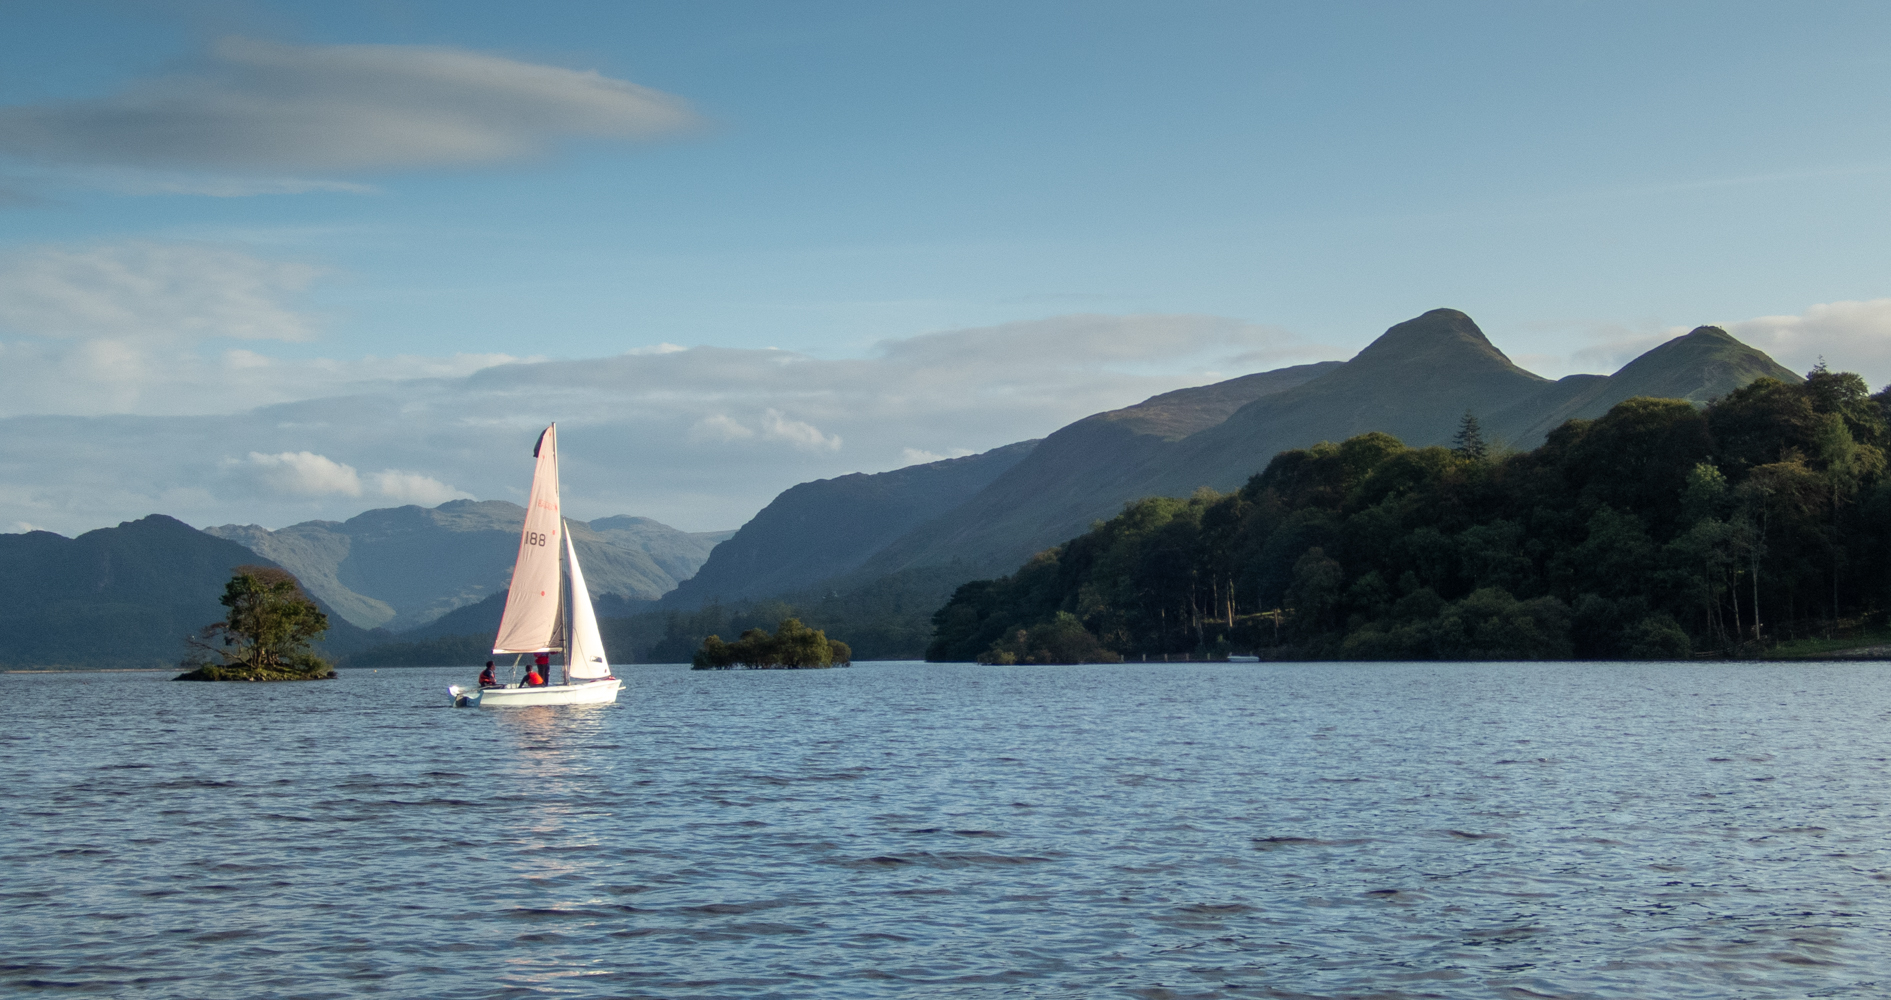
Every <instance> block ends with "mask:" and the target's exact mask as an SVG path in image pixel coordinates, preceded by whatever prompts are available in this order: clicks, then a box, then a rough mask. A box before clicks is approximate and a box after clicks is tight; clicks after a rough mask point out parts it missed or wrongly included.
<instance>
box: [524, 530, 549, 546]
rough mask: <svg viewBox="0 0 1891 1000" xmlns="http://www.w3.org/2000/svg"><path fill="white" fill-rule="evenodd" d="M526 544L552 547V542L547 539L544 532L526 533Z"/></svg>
mask: <svg viewBox="0 0 1891 1000" xmlns="http://www.w3.org/2000/svg"><path fill="white" fill-rule="evenodd" d="M525 544H527V545H550V544H551V541H550V540H549V539H547V538H546V537H545V533H544V532H542V531H528V532H526V533H525Z"/></svg>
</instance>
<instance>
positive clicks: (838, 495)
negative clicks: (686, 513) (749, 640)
mask: <svg viewBox="0 0 1891 1000" xmlns="http://www.w3.org/2000/svg"><path fill="white" fill-rule="evenodd" d="M1037 445H1038V442H1036V441H1021V442H1019V443H1017V444H1009V445H1005V446H1004V447H1002V448H994V449H992V450H991V451H988V452H984V453H983V454H979V455H969V456H966V457H965V458H949V459H946V460H944V461H941V462H928V463H927V464H925V465H912V466H908V467H906V468H904V469H896V470H894V471H892V472H878V473H873V474H871V475H868V474H865V473H854V474H853V475H849V476H839V477H836V478H834V479H817V480H815V481H814V482H811V483H802V484H800V485H799V486H794V487H791V488H789V489H787V490H785V491H783V492H782V493H781V495H780V496H777V497H776V498H775V499H774V501H773V502H771V503H770V504H769V505H768V506H766V507H764V508H762V510H761V512H760V513H758V514H756V515H755V517H754V518H752V519H751V520H750V521H749V523H747V524H745V525H743V526H742V527H741V529H740V530H738V531H737V532H736V533H735V535H734V537H732V538H730V539H729V540H728V541H726V542H723V543H722V544H721V545H718V546H716V549H715V551H714V552H711V553H710V555H709V561H708V562H705V563H704V564H703V567H702V569H701V570H700V571H698V572H697V574H696V576H695V577H693V578H692V579H689V580H686V581H684V582H683V583H682V584H680V585H679V586H678V587H677V588H676V590H675V591H674V592H673V593H671V594H669V595H667V596H665V597H664V599H663V604H664V606H665V607H679V608H691V607H696V606H699V605H701V604H703V603H705V602H708V601H711V600H723V601H734V600H740V599H742V598H747V597H768V596H773V595H775V594H779V593H782V592H785V591H789V590H796V589H799V588H802V587H807V586H810V585H813V584H816V583H819V582H821V581H823V580H827V579H830V578H832V577H835V576H839V575H841V574H843V573H846V572H848V571H849V570H852V569H854V568H855V567H857V566H859V565H860V564H861V562H862V561H864V560H865V559H866V558H867V557H868V556H870V555H872V554H873V553H874V552H876V551H878V550H879V549H880V548H882V547H883V546H885V545H886V544H887V543H888V542H891V541H892V540H893V539H895V538H898V537H899V536H901V535H903V534H905V533H906V532H908V531H910V530H912V529H913V527H914V526H916V525H918V524H921V523H923V522H925V521H927V520H930V519H932V518H934V517H937V516H939V515H940V514H943V513H945V512H946V511H949V510H951V509H952V508H954V507H957V506H958V505H959V504H961V503H964V502H965V500H966V499H967V498H969V497H971V496H972V495H973V494H975V493H977V492H978V491H979V490H981V489H983V488H985V487H986V486H987V485H988V484H989V483H991V481H992V480H993V479H996V478H997V477H998V476H999V475H1001V474H1003V473H1004V472H1005V471H1006V470H1007V469H1010V468H1011V467H1012V466H1014V465H1016V464H1018V462H1019V461H1021V460H1022V459H1024V458H1025V456H1027V455H1029V454H1031V451H1032V449H1033V448H1035V447H1036V446H1037Z"/></svg>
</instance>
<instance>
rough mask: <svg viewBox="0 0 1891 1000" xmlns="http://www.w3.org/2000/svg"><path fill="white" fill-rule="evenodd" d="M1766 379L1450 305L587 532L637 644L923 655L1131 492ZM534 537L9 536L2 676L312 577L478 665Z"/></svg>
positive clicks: (461, 507)
mask: <svg viewBox="0 0 1891 1000" xmlns="http://www.w3.org/2000/svg"><path fill="white" fill-rule="evenodd" d="M1760 377H1772V378H1777V379H1780V380H1782V381H1787V382H1797V381H1800V377H1799V376H1798V375H1796V374H1794V373H1793V372H1791V371H1788V370H1786V369H1785V368H1783V367H1781V366H1780V365H1778V364H1776V363H1775V362H1773V360H1772V359H1771V358H1769V357H1767V356H1766V355H1765V354H1763V353H1761V352H1760V351H1757V350H1755V349H1753V348H1751V347H1748V346H1747V345H1745V344H1742V343H1741V342H1739V341H1738V340H1736V339H1734V338H1733V337H1731V336H1729V335H1728V334H1727V333H1726V332H1725V331H1723V330H1720V329H1718V328H1715V327H1701V328H1698V329H1696V330H1694V331H1692V332H1690V333H1688V334H1686V335H1685V336H1681V337H1677V338H1675V339H1673V340H1670V341H1668V342H1667V343H1665V344H1662V345H1660V346H1658V347H1656V348H1654V349H1653V350H1650V351H1648V352H1647V353H1645V354H1643V355H1641V356H1640V357H1638V358H1636V359H1635V360H1633V361H1631V362H1630V363H1628V364H1627V365H1625V366H1623V367H1622V369H1621V370H1619V371H1617V372H1616V373H1615V374H1613V375H1609V376H1601V375H1572V376H1569V377H1567V378H1564V379H1560V380H1550V379H1546V378H1543V377H1541V376H1539V375H1536V374H1533V373H1531V372H1529V371H1526V370H1524V369H1522V368H1520V367H1518V366H1517V365H1516V364H1514V363H1513V362H1511V360H1510V359H1509V358H1508V357H1506V356H1505V355H1504V354H1503V352H1502V351H1500V350H1498V349H1497V348H1496V346H1494V345H1493V344H1492V343H1491V342H1490V341H1489V339H1488V338H1486V337H1485V336H1484V334H1483V332H1482V331H1481V330H1479V329H1478V327H1477V324H1476V323H1474V322H1473V321H1472V320H1471V318H1470V317H1469V316H1467V315H1465V314H1464V313H1462V312H1458V311H1456V310H1451V309H1437V310H1433V311H1431V312H1428V313H1425V314H1424V315H1422V316H1419V317H1417V318H1415V319H1412V320H1409V321H1407V322H1404V323H1400V324H1398V325H1396V326H1394V327H1392V328H1391V329H1389V330H1387V331H1386V332H1385V334H1384V335H1383V336H1381V337H1379V338H1378V339H1377V340H1375V341H1373V343H1372V344H1370V345H1368V346H1367V347H1366V348H1365V349H1364V350H1362V351H1360V352H1359V353H1358V354H1357V355H1355V356H1354V357H1353V358H1352V359H1350V360H1348V361H1345V362H1337V361H1329V362H1322V363H1319V364H1310V365H1297V366H1293V367H1289V368H1281V369H1277V370H1274V371H1267V372H1260V373H1256V374H1252V375H1245V376H1242V377H1239V378H1234V379H1229V380H1226V381H1223V382H1217V383H1214V384H1212V385H1205V386H1198V387H1194V388H1188V389H1180V390H1177V391H1174V392H1168V393H1164V394H1162V395H1159V396H1154V397H1152V398H1150V399H1147V400H1144V401H1143V402H1141V403H1138V404H1136V405H1134V406H1128V407H1124V408H1122V409H1117V410H1110V411H1107V412H1104V413H1098V414H1094V415H1092V416H1089V417H1085V418H1084V419H1082V420H1078V421H1076V422H1075V423H1072V424H1070V425H1068V426H1066V427H1063V428H1061V429H1059V430H1058V431H1056V432H1055V433H1052V434H1051V435H1049V436H1048V437H1046V438H1044V439H1042V440H1032V441H1021V442H1018V443H1016V444H1012V445H1006V446H1004V447H1002V448H996V449H993V450H991V451H988V452H984V453H982V454H978V455H971V456H967V457H964V458H956V459H947V460H944V461H938V462H930V463H925V464H921V465H915V466H909V467H907V468H903V469H896V470H893V471H890V472H883V473H877V474H870V475H869V474H855V475H849V476H840V477H837V478H834V479H825V480H816V481H813V482H808V483H802V484H800V485H797V486H794V487H791V488H790V489H788V490H785V491H783V492H782V493H781V494H780V495H779V496H777V497H776V498H775V500H774V501H773V502H772V503H770V504H769V505H768V506H767V507H766V508H764V509H763V510H762V511H761V512H760V513H758V514H757V515H756V516H755V517H754V518H753V519H752V520H750V521H749V522H748V523H747V524H745V525H743V526H742V527H741V528H740V529H739V530H737V531H734V532H682V531H678V530H676V529H674V528H670V527H668V526H667V525H664V524H661V523H659V522H656V521H653V520H650V519H648V518H639V517H622V516H620V517H607V518H600V519H598V520H595V521H592V522H589V523H588V524H586V523H584V522H572V523H571V528H570V530H571V535H572V539H573V542H574V543H575V544H576V546H577V548H578V551H579V553H580V556H581V558H582V559H583V561H584V566H585V576H586V579H587V581H588V582H589V585H590V589H591V592H592V594H593V596H594V598H595V599H596V602H597V606H598V613H599V615H600V617H601V618H606V619H616V620H618V625H617V626H613V628H617V631H616V632H614V633H613V634H614V635H620V636H622V635H629V636H633V637H634V638H635V642H636V644H637V648H639V649H642V650H649V649H650V648H651V647H652V645H653V644H654V643H655V642H657V641H658V640H659V639H660V640H661V641H662V643H663V644H664V648H665V649H669V648H670V647H676V648H680V649H687V648H688V647H689V644H690V643H691V642H693V641H694V640H692V639H690V637H689V636H688V635H685V634H683V633H682V632H678V631H677V629H678V628H679V627H682V626H680V625H679V623H681V622H684V621H685V620H687V621H690V622H699V623H700V622H709V621H712V620H717V621H719V620H720V618H718V615H717V613H714V609H715V608H717V607H722V606H724V605H725V604H727V603H729V602H734V603H744V602H746V604H745V606H750V612H746V613H751V614H760V613H761V609H787V608H793V609H796V610H797V611H798V612H799V613H802V614H803V615H804V617H809V619H810V624H813V625H816V626H817V627H818V626H821V625H822V621H821V619H823V618H826V619H831V620H832V621H833V622H834V624H836V625H840V626H844V627H845V628H847V629H850V630H853V631H855V632H857V633H860V634H863V635H865V634H872V635H878V636H880V637H881V639H884V640H885V641H879V640H875V641H876V642H878V643H879V644H878V646H876V647H875V649H876V655H900V651H904V652H903V655H914V656H916V655H918V654H919V652H920V650H921V648H923V645H924V639H923V636H924V634H925V633H926V631H927V629H926V625H925V622H926V619H927V618H928V617H929V616H930V614H931V611H932V609H933V608H936V607H937V606H938V605H939V604H940V603H942V602H943V601H944V599H945V597H947V596H949V595H950V593H951V591H952V588H953V587H955V586H956V585H957V584H958V583H960V582H964V581H966V580H971V579H977V578H980V577H992V576H998V575H1002V574H1005V573H1009V572H1011V571H1012V570H1014V569H1015V568H1016V567H1017V566H1019V565H1020V564H1021V563H1022V562H1023V561H1024V560H1025V559H1027V558H1029V557H1030V556H1031V555H1032V554H1033V553H1035V552H1038V551H1041V550H1043V549H1045V548H1048V547H1050V546H1053V545H1057V544H1059V543H1061V542H1063V541H1065V540H1067V539H1069V538H1071V537H1074V536H1075V535H1078V534H1080V533H1082V532H1083V531H1085V530H1086V529H1088V527H1089V526H1090V525H1091V524H1092V523H1093V522H1095V521H1098V520H1101V519H1105V518H1108V517H1111V516H1113V515H1115V514H1116V513H1117V512H1118V511H1120V510H1121V509H1122V506H1123V504H1124V503H1126V502H1128V501H1131V500H1135V499H1138V498H1141V497H1145V496H1151V495H1168V496H1188V495H1190V494H1192V493H1194V492H1195V491H1196V490H1198V489H1200V488H1202V487H1209V488H1212V489H1215V490H1222V491H1226V490H1231V489H1234V488H1236V487H1238V486H1240V485H1241V484H1242V483H1244V482H1245V481H1246V480H1247V479H1248V478H1249V477H1250V476H1252V475H1253V474H1255V473H1256V472H1258V471H1259V470H1260V469H1262V468H1264V467H1265V466H1266V465H1267V463H1268V461H1269V460H1270V459H1271V458H1272V457H1273V456H1274V455H1275V454H1277V453H1279V452H1281V451H1283V450H1286V449H1289V448H1300V447H1306V446H1308V445H1312V444H1314V443H1316V442H1319V441H1321V440H1333V441H1338V440H1343V439H1345V438H1348V437H1351V436H1354V435H1357V434H1360V433H1364V432H1367V431H1384V432H1386V433H1389V434H1392V435H1393V436H1395V437H1398V438H1399V439H1401V440H1402V441H1404V442H1405V443H1407V444H1409V445H1414V446H1425V445H1435V444H1447V443H1449V442H1450V440H1451V438H1452V436H1453V435H1454V434H1455V433H1456V432H1457V431H1458V430H1459V428H1460V425H1461V422H1462V420H1463V418H1464V417H1465V415H1466V414H1467V413H1469V414H1472V415H1474V416H1476V417H1477V418H1478V420H1479V422H1480V424H1481V425H1482V428H1483V430H1484V433H1485V435H1486V437H1487V439H1490V440H1493V441H1496V442H1498V443H1499V444H1500V445H1502V446H1508V447H1514V448H1518V449H1524V448H1529V447H1533V446H1534V445H1536V444H1538V443H1540V442H1541V441H1542V440H1543V438H1544V436H1545V435H1546V434H1547V433H1548V432H1549V431H1550V430H1552V429H1553V428H1555V427H1556V426H1558V425H1560V424H1561V423H1562V422H1563V421H1565V420H1569V419H1572V418H1584V419H1586V418H1592V417H1597V416H1600V415H1601V414H1603V413H1605V412H1607V410H1608V409H1609V408H1610V407H1612V406H1614V405H1615V404H1617V403H1619V402H1622V401H1623V400H1626V399H1629V398H1633V397H1636V396H1659V397H1665V398H1681V399H1687V400H1690V401H1692V402H1695V403H1697V404H1703V403H1705V402H1706V401H1707V400H1709V399H1712V398H1715V397H1717V396H1721V395H1724V394H1726V393H1727V392H1730V391H1731V390H1733V389H1735V388H1737V387H1739V386H1742V385H1745V384H1747V383H1749V382H1751V381H1753V380H1754V379H1756V378H1760ZM523 521H524V510H523V508H521V507H519V506H517V505H515V504H511V503H506V502H504V501H472V500H456V501H450V502H448V503H445V504H442V505H440V506H438V507H435V508H431V509H429V508H422V507H417V506H408V507H396V508H387V509H381V510H371V511H367V512H365V513H363V514H360V515H358V516H356V517H353V518H350V519H348V520H347V521H307V522H303V523H301V524H296V525H291V526H289V527H286V528H282V529H279V530H276V531H270V530H268V529H265V528H262V527H260V526H258V525H234V524H231V525H221V526H218V527H213V528H207V529H205V530H204V531H201V532H200V531H196V530H194V529H192V528H190V527H189V526H187V525H184V524H182V523H181V522H178V521H175V520H173V519H171V518H168V517H163V516H159V515H154V516H152V517H147V518H144V519H143V520H140V521H132V522H127V523H125V524H121V525H119V526H118V527H116V528H107V529H101V530H99V531H93V532H87V533H86V534H84V535H81V536H79V537H78V538H72V539H67V538H63V537H61V536H58V535H53V534H50V533H48V532H29V533H27V534H24V535H0V575H3V578H0V599H4V604H0V608H4V610H3V611H0V636H4V637H5V639H6V648H5V651H4V653H0V660H4V661H5V662H8V663H14V664H41V665H44V664H75V665H76V664H84V665H91V666H101V665H150V664H156V663H172V662H175V660H176V657H177V656H178V655H179V654H180V653H181V646H180V641H181V639H182V637H183V636H184V635H185V634H187V633H189V632H191V631H194V630H195V629H197V628H199V627H201V626H202V625H204V624H206V623H208V622H210V621H214V620H216V619H217V618H218V617H220V616H221V608H220V606H219V605H218V604H217V602H216V599H217V596H218V595H219V594H220V593H221V590H222V585H223V582H224V581H225V580H226V579H228V575H229V570H230V568H231V567H233V566H236V565H239V564H242V563H262V564H272V565H280V566H282V567H283V568H285V569H287V570H289V571H290V572H292V573H294V574H296V576H297V577H298V578H299V579H300V580H301V581H302V584H303V586H304V588H305V589H306V590H307V591H308V592H309V593H310V594H311V596H313V597H315V598H316V599H317V600H318V602H320V603H322V604H323V606H324V609H325V610H327V611H328V612H329V613H330V620H331V632H330V635H329V638H328V640H327V643H326V648H327V651H328V652H330V653H331V654H334V655H343V654H347V653H351V652H355V651H359V650H363V649H366V648H368V647H371V646H374V645H376V644H386V643H389V642H396V641H399V642H404V643H407V644H409V645H415V646H416V647H418V646H424V645H427V644H429V643H432V644H434V645H436V646H438V647H439V648H441V649H446V648H449V647H450V648H453V649H456V650H457V649H458V648H459V646H465V647H466V648H467V649H474V648H475V647H479V646H481V644H482V643H483V642H484V639H481V641H480V642H471V641H470V639H469V640H468V641H466V642H460V643H458V644H457V645H455V643H454V642H453V641H452V640H455V639H458V638H460V637H472V636H480V635H483V636H485V637H490V634H491V631H492V628H493V626H494V623H496V621H497V619H498V615H499V610H500V607H501V604H502V602H503V595H504V592H505V588H506V585H507V582H508V580H509V577H510V573H511V567H512V561H513V558H514V556H515V555H516V553H517V550H518V538H519V531H520V528H521V526H522V524H523ZM652 602H657V603H654V604H653V603H652ZM770 602H774V603H770ZM783 602H786V603H783ZM697 609H703V610H702V612H701V613H698V612H697ZM731 613H735V612H731ZM769 613H771V614H773V613H775V611H774V610H770V611H769ZM678 615H681V617H678ZM721 617H722V618H728V617H729V615H728V614H723V615H721ZM733 621H734V619H730V621H724V622H722V624H720V625H709V626H704V627H708V628H730V627H733V626H732V625H731V622H733ZM666 623H667V624H666ZM619 626H621V627H619ZM697 627H698V626H697V625H688V626H687V627H685V628H684V631H687V630H688V629H691V628H697ZM368 630H372V631H368ZM672 633H675V634H672ZM840 637H841V638H843V639H846V638H849V637H848V636H846V635H842V636H840ZM902 637H903V638H902ZM914 637H917V638H914ZM909 640H911V641H910V642H909ZM613 641H615V642H617V646H616V647H614V648H624V647H625V645H626V643H627V642H628V641H630V640H621V641H620V640H613ZM442 643H444V645H441V644H442ZM903 644H910V645H913V647H914V648H912V649H910V650H905V646H904V645H903ZM880 646H885V647H886V648H885V649H880V648H879V647H880ZM894 647H899V649H898V650H895V648H894ZM670 652H671V653H674V650H670ZM456 655H457V654H456Z"/></svg>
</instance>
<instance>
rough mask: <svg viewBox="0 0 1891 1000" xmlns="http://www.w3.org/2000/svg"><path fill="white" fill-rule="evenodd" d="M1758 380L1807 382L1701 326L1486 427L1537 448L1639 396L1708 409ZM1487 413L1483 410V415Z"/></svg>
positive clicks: (1498, 414)
mask: <svg viewBox="0 0 1891 1000" xmlns="http://www.w3.org/2000/svg"><path fill="white" fill-rule="evenodd" d="M1758 378H1776V379H1779V380H1780V381H1782V382H1788V383H1798V382H1803V381H1805V379H1804V378H1802V377H1801V376H1800V375H1798V374H1797V373H1795V372H1793V371H1791V370H1790V369H1788V368H1785V367H1784V366H1782V365H1780V364H1779V363H1778V362H1776V361H1774V360H1773V359H1772V358H1770V357H1767V356H1766V353H1765V352H1764V351H1760V350H1756V349H1755V348H1752V347H1748V346H1747V345H1746V344H1743V343H1741V342H1740V341H1738V340H1735V339H1734V337H1733V335H1732V334H1729V333H1728V332H1727V331H1725V330H1722V329H1721V328H1720V327H1717V326H1699V327H1695V328H1694V329H1693V330H1692V331H1690V332H1688V333H1687V334H1684V335H1682V336H1679V337H1676V338H1674V339H1673V340H1670V341H1668V342H1667V343H1665V344H1662V345H1661V346H1659V347H1656V348H1655V349H1653V350H1651V351H1649V352H1648V353H1646V354H1643V355H1642V356H1641V357H1638V358H1636V359H1635V360H1633V361H1630V362H1629V363H1628V364H1626V365H1623V366H1622V368H1621V370H1620V371H1617V372H1616V373H1615V374H1613V375H1610V376H1608V377H1606V378H1603V377H1600V376H1596V375H1571V376H1569V378H1566V379H1563V380H1562V381H1561V382H1558V383H1556V384H1557V385H1558V386H1562V385H1564V384H1565V383H1570V382H1571V381H1572V380H1576V379H1582V380H1584V381H1582V382H1580V383H1577V384H1576V385H1574V386H1572V388H1573V389H1575V391H1573V392H1570V393H1568V394H1567V395H1558V394H1546V395H1543V396H1539V397H1533V398H1531V399H1528V400H1524V401H1523V402H1522V403H1519V404H1517V405H1514V406H1512V407H1509V408H1508V409H1505V410H1501V411H1499V410H1491V411H1489V412H1491V413H1492V414H1493V416H1492V417H1491V418H1489V419H1488V420H1487V421H1486V423H1487V424H1488V425H1489V426H1490V427H1491V428H1492V429H1493V431H1494V433H1496V434H1498V435H1499V436H1501V437H1503V438H1504V440H1505V441H1506V442H1508V443H1509V444H1510V445H1511V446H1512V447H1515V448H1534V447H1536V446H1537V445H1540V444H1542V443H1543V441H1544V439H1545V438H1546V437H1548V435H1549V432H1550V431H1553V430H1555V429H1556V428H1557V427H1560V426H1562V424H1563V422H1564V421H1566V420H1575V419H1582V420H1594V419H1595V418H1597V417H1600V416H1602V415H1603V414H1604V413H1607V412H1609V408H1610V407H1612V406H1614V405H1615V404H1617V403H1620V402H1622V401H1624V400H1629V399H1634V398H1635V397H1636V396H1652V397H1654V398H1656V399H1685V400H1687V401H1688V402H1690V403H1693V404H1694V405H1696V406H1705V405H1706V404H1707V402H1708V401H1709V400H1712V399H1717V398H1719V397H1721V396H1725V395H1726V394H1728V393H1730V392H1732V391H1733V390H1735V389H1738V388H1740V387H1741V386H1743V385H1746V384H1747V383H1749V382H1752V381H1753V380H1754V379H1758ZM1480 412H1482V411H1480Z"/></svg>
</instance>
